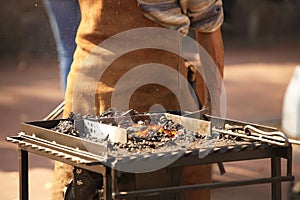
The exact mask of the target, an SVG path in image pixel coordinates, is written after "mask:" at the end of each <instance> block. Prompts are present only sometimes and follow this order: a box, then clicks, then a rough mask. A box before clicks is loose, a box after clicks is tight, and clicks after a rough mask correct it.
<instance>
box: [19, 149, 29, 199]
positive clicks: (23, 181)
mask: <svg viewBox="0 0 300 200" xmlns="http://www.w3.org/2000/svg"><path fill="white" fill-rule="evenodd" d="M19 194H20V200H27V199H29V194H28V152H27V151H24V150H22V149H19Z"/></svg>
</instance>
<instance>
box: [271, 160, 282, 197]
mask: <svg viewBox="0 0 300 200" xmlns="http://www.w3.org/2000/svg"><path fill="white" fill-rule="evenodd" d="M271 175H272V178H278V177H280V176H281V158H280V157H278V156H274V157H272V158H271ZM271 187H272V200H281V182H280V181H274V182H272V184H271Z"/></svg>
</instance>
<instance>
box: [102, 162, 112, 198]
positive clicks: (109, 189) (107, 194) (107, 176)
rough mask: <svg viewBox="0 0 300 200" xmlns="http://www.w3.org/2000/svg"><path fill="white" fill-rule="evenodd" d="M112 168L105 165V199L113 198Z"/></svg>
mask: <svg viewBox="0 0 300 200" xmlns="http://www.w3.org/2000/svg"><path fill="white" fill-rule="evenodd" d="M111 177H112V176H111V168H110V167H107V166H106V167H105V174H104V176H103V194H104V200H111V199H112V195H111V194H112V178H111Z"/></svg>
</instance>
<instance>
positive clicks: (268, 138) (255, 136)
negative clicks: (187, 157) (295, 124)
mask: <svg viewBox="0 0 300 200" xmlns="http://www.w3.org/2000/svg"><path fill="white" fill-rule="evenodd" d="M234 129H239V130H243V131H244V132H245V133H237V132H233V131H232V130H234ZM212 131H214V132H218V133H222V134H227V135H232V136H236V137H241V138H246V139H250V140H258V141H261V142H266V143H268V144H275V145H278V146H285V147H286V146H289V144H298V145H300V141H298V140H294V139H289V138H288V137H287V136H286V135H285V134H284V133H282V132H280V131H271V132H268V131H263V130H261V129H258V128H256V127H254V126H252V125H245V126H231V125H228V124H226V125H225V130H222V129H218V128H216V127H214V128H212Z"/></svg>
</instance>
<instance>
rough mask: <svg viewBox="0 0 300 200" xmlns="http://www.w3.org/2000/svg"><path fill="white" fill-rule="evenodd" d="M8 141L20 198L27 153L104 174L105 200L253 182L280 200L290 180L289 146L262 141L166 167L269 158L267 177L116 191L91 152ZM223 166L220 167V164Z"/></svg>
mask: <svg viewBox="0 0 300 200" xmlns="http://www.w3.org/2000/svg"><path fill="white" fill-rule="evenodd" d="M7 141H8V142H12V143H15V144H17V145H18V150H19V184H20V187H19V190H20V199H21V200H25V199H28V153H33V154H36V155H40V156H43V157H47V158H49V159H52V160H56V161H60V162H64V163H66V164H69V165H72V166H76V167H78V168H82V169H85V170H89V171H92V172H96V173H99V174H102V176H103V193H104V199H105V200H111V199H122V198H123V199H124V198H127V197H131V196H139V195H149V194H161V193H168V192H183V191H187V190H202V189H214V188H222V187H234V186H245V185H254V184H265V183H270V184H271V190H272V191H271V192H272V200H280V199H281V198H282V194H281V191H282V189H281V183H282V182H284V181H293V180H294V177H293V176H292V147H291V145H289V146H287V147H281V146H276V145H270V144H267V143H262V142H257V141H254V142H251V143H250V144H247V145H236V146H226V147H214V148H212V150H211V151H210V153H209V154H208V155H207V156H205V157H203V158H198V153H199V150H198V149H195V150H188V151H186V153H185V154H184V155H182V156H181V157H180V158H179V159H177V160H176V161H175V162H173V163H172V164H171V165H169V166H167V167H179V166H191V165H204V164H213V163H217V164H219V166H222V164H221V163H225V162H235V161H245V160H255V159H265V158H267V159H270V163H271V164H270V167H271V175H270V177H262V178H256V179H249V180H240V181H227V182H215V183H206V184H197V185H179V186H173V187H163V188H152V189H146V190H136V191H119V192H117V191H116V188H115V185H116V181H117V180H116V178H115V170H114V169H112V168H110V167H108V166H106V165H104V164H102V163H101V162H99V161H98V160H96V159H94V158H93V154H92V153H89V152H83V151H81V150H78V149H75V148H74V149H73V148H71V147H67V146H64V145H61V144H54V143H53V142H50V141H47V140H43V139H39V138H37V137H35V136H34V137H33V136H29V135H26V134H22V135H19V136H13V137H8V138H7ZM282 160H286V165H287V167H286V169H287V171H286V175H282V174H281V166H282ZM221 169H222V167H221Z"/></svg>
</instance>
